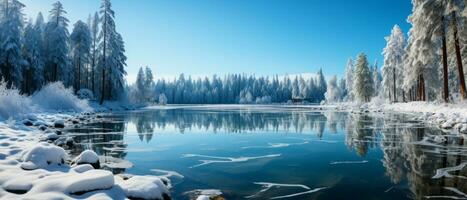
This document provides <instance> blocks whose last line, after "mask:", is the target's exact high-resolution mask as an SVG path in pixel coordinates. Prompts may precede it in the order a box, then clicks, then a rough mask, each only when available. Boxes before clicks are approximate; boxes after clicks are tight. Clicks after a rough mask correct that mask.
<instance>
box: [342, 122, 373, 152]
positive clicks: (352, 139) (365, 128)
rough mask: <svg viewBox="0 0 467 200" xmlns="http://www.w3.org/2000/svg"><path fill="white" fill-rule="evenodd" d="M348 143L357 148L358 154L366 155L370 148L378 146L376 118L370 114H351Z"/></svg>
mask: <svg viewBox="0 0 467 200" xmlns="http://www.w3.org/2000/svg"><path fill="white" fill-rule="evenodd" d="M346 125H347V128H346V131H347V134H346V139H345V141H346V144H347V146H348V147H349V148H352V149H355V151H356V152H357V154H358V155H360V156H365V155H366V154H367V153H368V150H369V149H370V148H372V147H375V146H376V131H375V128H374V127H373V125H374V119H373V117H370V116H369V115H349V119H348V121H347V124H346Z"/></svg>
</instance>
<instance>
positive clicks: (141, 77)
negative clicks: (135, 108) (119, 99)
mask: <svg viewBox="0 0 467 200" xmlns="http://www.w3.org/2000/svg"><path fill="white" fill-rule="evenodd" d="M136 91H137V92H136V94H137V96H138V97H137V98H136V99H138V101H140V102H142V101H143V100H144V97H145V96H146V94H145V92H146V75H145V74H144V70H143V68H142V67H140V68H139V71H138V75H136Z"/></svg>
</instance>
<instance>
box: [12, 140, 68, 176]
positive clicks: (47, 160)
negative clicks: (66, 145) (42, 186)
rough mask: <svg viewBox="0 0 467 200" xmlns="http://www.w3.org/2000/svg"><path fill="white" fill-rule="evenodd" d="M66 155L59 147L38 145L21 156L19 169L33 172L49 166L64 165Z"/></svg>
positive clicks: (45, 144) (46, 144) (44, 144)
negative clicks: (21, 162)
mask: <svg viewBox="0 0 467 200" xmlns="http://www.w3.org/2000/svg"><path fill="white" fill-rule="evenodd" d="M66 159H67V154H66V152H65V150H63V149H62V148H60V147H57V146H54V145H51V144H48V143H39V144H37V145H36V146H34V147H32V148H31V149H29V150H26V151H25V152H24V153H23V155H22V156H21V160H22V161H23V162H24V163H23V164H22V165H21V168H23V169H27V170H33V169H37V168H45V167H47V166H48V165H50V164H59V165H61V164H65V160H66Z"/></svg>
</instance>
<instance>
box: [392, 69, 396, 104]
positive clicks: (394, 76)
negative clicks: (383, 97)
mask: <svg viewBox="0 0 467 200" xmlns="http://www.w3.org/2000/svg"><path fill="white" fill-rule="evenodd" d="M392 75H393V92H392V94H393V96H394V102H397V95H396V94H397V93H396V67H393V68H392Z"/></svg>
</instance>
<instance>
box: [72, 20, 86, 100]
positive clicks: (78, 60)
mask: <svg viewBox="0 0 467 200" xmlns="http://www.w3.org/2000/svg"><path fill="white" fill-rule="evenodd" d="M70 39H71V47H72V51H71V52H72V55H73V63H74V66H75V72H76V76H75V90H76V91H78V90H80V89H81V82H82V80H81V73H82V72H83V68H84V66H85V65H86V64H87V63H88V59H89V55H90V51H91V32H90V30H89V28H88V26H87V25H86V24H85V23H84V22H82V21H78V22H76V23H75V25H74V28H73V33H72V34H71V36H70Z"/></svg>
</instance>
